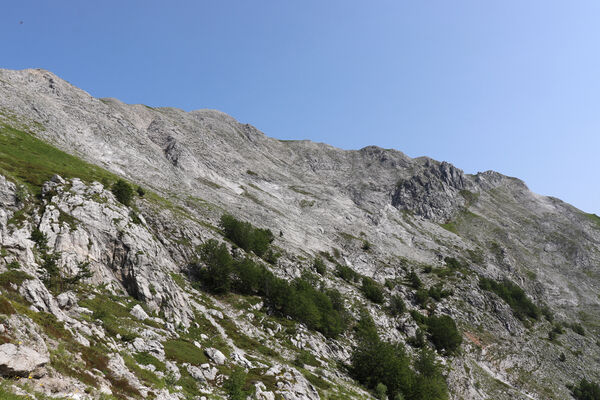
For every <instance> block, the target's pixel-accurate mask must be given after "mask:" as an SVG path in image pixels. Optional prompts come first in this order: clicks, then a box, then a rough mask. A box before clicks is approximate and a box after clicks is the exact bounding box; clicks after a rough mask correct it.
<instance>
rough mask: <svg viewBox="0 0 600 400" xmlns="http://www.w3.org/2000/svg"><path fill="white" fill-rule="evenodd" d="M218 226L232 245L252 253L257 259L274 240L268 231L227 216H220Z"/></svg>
mask: <svg viewBox="0 0 600 400" xmlns="http://www.w3.org/2000/svg"><path fill="white" fill-rule="evenodd" d="M220 226H221V228H222V229H223V232H224V233H225V236H226V237H227V238H228V239H230V240H231V241H232V242H233V243H235V244H236V245H238V246H239V247H241V248H242V249H244V250H245V251H253V252H254V254H256V255H257V256H259V257H262V256H263V255H264V254H265V253H266V252H267V250H268V249H269V245H270V244H271V242H273V239H274V236H273V233H272V232H271V231H270V230H269V229H260V228H255V227H254V226H253V225H252V224H251V223H249V222H243V221H240V220H238V219H236V218H235V217H233V216H232V215H229V214H223V215H222V216H221V223H220Z"/></svg>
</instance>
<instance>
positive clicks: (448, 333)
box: [427, 315, 462, 354]
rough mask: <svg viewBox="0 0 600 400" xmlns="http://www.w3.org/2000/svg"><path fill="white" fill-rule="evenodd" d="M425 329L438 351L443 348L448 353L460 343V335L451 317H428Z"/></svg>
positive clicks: (454, 349)
mask: <svg viewBox="0 0 600 400" xmlns="http://www.w3.org/2000/svg"><path fill="white" fill-rule="evenodd" d="M427 331H428V332H429V335H430V339H431V342H432V343H433V345H434V346H435V348H436V349H437V350H438V351H442V350H443V351H445V352H446V353H448V354H450V353H453V352H454V351H456V350H457V349H458V348H459V346H460V344H461V343H462V335H461V334H460V333H459V332H458V329H457V328H456V323H455V322H454V320H453V319H452V317H450V316H448V315H442V316H439V317H435V316H433V317H429V318H428V319H427Z"/></svg>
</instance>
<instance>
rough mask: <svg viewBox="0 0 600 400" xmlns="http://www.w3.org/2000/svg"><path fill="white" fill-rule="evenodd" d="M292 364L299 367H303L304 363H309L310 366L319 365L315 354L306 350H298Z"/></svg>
mask: <svg viewBox="0 0 600 400" xmlns="http://www.w3.org/2000/svg"><path fill="white" fill-rule="evenodd" d="M294 365H295V366H297V367H300V368H304V366H305V365H310V366H312V367H318V366H320V364H319V362H318V361H317V359H316V358H315V356H313V355H312V354H311V353H309V352H308V351H306V350H300V353H299V354H298V356H296V358H295V359H294Z"/></svg>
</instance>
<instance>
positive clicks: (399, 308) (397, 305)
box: [388, 295, 406, 317]
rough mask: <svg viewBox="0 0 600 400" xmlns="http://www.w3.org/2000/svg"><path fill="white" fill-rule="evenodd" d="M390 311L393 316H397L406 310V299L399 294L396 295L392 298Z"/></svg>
mask: <svg viewBox="0 0 600 400" xmlns="http://www.w3.org/2000/svg"><path fill="white" fill-rule="evenodd" d="M388 309H389V312H390V314H391V315H392V316H394V317H397V316H400V315H402V314H404V313H405V312H406V304H405V303H404V299H402V297H400V296H398V295H394V296H392V297H391V298H390V306H389V307H388Z"/></svg>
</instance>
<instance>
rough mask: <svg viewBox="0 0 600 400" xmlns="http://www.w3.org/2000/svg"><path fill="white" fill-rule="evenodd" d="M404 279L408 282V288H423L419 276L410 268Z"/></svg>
mask: <svg viewBox="0 0 600 400" xmlns="http://www.w3.org/2000/svg"><path fill="white" fill-rule="evenodd" d="M406 279H407V280H408V282H409V284H410V286H412V287H413V288H414V289H420V288H422V287H423V282H421V279H419V275H417V273H416V272H415V270H414V269H412V268H411V269H410V272H409V273H408V276H407V277H406Z"/></svg>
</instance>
